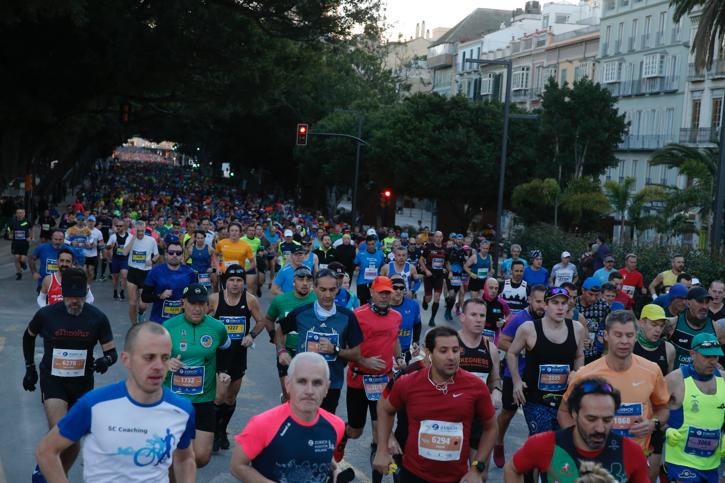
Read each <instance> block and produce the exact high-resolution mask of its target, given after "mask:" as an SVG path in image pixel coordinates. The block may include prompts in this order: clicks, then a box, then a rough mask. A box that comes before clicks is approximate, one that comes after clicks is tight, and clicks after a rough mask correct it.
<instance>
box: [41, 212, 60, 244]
mask: <svg viewBox="0 0 725 483" xmlns="http://www.w3.org/2000/svg"><path fill="white" fill-rule="evenodd" d="M38 224H39V225H40V242H41V243H46V242H49V241H50V235H51V234H52V233H53V229H54V228H55V226H56V222H55V218H53V217H52V216H50V210H43V214H42V215H41V216H40V218H38Z"/></svg>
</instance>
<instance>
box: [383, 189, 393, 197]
mask: <svg viewBox="0 0 725 483" xmlns="http://www.w3.org/2000/svg"><path fill="white" fill-rule="evenodd" d="M383 196H385V197H386V198H390V197H391V196H393V192H392V191H390V190H385V191H383Z"/></svg>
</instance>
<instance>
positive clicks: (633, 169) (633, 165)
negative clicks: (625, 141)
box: [630, 159, 639, 178]
mask: <svg viewBox="0 0 725 483" xmlns="http://www.w3.org/2000/svg"><path fill="white" fill-rule="evenodd" d="M638 164H639V160H637V159H635V160H633V161H632V171H631V173H632V174H631V175H630V176H632V177H633V178H636V177H637V165H638Z"/></svg>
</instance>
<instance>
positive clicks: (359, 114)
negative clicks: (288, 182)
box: [335, 109, 363, 227]
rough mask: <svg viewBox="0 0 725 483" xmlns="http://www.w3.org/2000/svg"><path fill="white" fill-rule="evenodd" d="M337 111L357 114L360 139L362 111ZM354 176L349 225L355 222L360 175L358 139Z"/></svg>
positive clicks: (359, 145)
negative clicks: (350, 221)
mask: <svg viewBox="0 0 725 483" xmlns="http://www.w3.org/2000/svg"><path fill="white" fill-rule="evenodd" d="M335 111H337V112H351V113H353V114H355V115H356V116H357V138H358V139H362V126H363V113H362V111H358V110H357V109H335ZM355 146H356V147H355V176H354V177H353V181H352V201H351V202H350V214H351V215H352V223H351V226H353V227H354V226H355V224H356V223H357V184H358V177H359V176H360V147H361V146H362V143H360V141H356V142H355Z"/></svg>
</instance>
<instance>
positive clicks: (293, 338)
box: [265, 267, 317, 402]
mask: <svg viewBox="0 0 725 483" xmlns="http://www.w3.org/2000/svg"><path fill="white" fill-rule="evenodd" d="M311 287H312V272H310V270H309V269H308V268H307V267H300V268H298V269H297V270H296V271H295V273H294V276H293V279H292V291H290V292H287V293H283V294H280V295H277V296H276V297H274V298H273V299H272V302H271V303H270V304H269V308H268V309H267V315H266V317H265V320H266V325H267V330H269V331H270V339H271V340H272V341H273V342H274V336H275V331H276V326H277V324H279V322H280V321H281V320H282V319H284V318H285V317H287V315H288V314H289V313H290V312H292V311H293V310H295V309H296V308H297V307H301V306H303V305H309V304H311V303H313V302H314V301H315V300H317V295H316V294H315V292H313V291H311ZM297 343H298V334H297V332H296V331H293V332H290V333H289V334H287V337H286V338H285V344H284V345H285V348H286V349H287V352H288V353H289V354H290V356H291V357H294V355H295V354H296V352H297ZM275 362H276V364H277V373H278V375H279V383H280V386H281V389H282V394H281V397H280V399H281V400H282V402H284V401H287V400H288V396H287V393H286V392H285V383H284V378H285V376H286V375H287V366H286V365H282V364H280V363H279V360H278V357H277V356H275Z"/></svg>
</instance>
